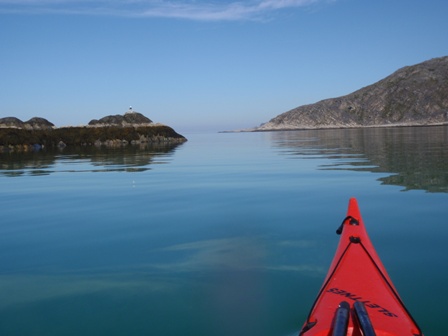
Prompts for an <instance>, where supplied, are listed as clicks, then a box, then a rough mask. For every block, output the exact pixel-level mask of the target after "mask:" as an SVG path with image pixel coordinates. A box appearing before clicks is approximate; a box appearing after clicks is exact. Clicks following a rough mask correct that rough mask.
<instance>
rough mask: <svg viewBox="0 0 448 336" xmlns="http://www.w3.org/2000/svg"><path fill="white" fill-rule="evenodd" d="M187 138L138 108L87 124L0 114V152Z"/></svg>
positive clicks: (183, 140)
mask: <svg viewBox="0 0 448 336" xmlns="http://www.w3.org/2000/svg"><path fill="white" fill-rule="evenodd" d="M185 141H187V139H186V138H185V137H184V136H182V135H180V134H178V133H177V132H176V131H175V130H174V129H172V128H171V127H169V126H166V125H163V124H159V123H153V122H152V121H151V120H150V119H148V118H147V117H145V116H144V115H142V114H141V113H138V112H126V113H125V114H124V115H114V116H107V117H104V118H101V119H100V120H92V121H90V122H89V125H87V126H76V127H71V126H70V127H55V126H54V125H53V124H52V123H51V122H49V121H48V120H46V119H44V118H32V119H30V120H29V121H27V122H22V121H21V120H20V119H18V118H15V117H7V118H0V153H2V152H3V153H4V152H28V151H36V150H41V149H44V148H64V147H67V146H70V147H72V146H97V147H102V146H104V147H112V148H113V147H123V146H128V145H138V146H144V145H151V144H158V145H160V144H179V143H183V142H185Z"/></svg>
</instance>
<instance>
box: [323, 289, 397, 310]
mask: <svg viewBox="0 0 448 336" xmlns="http://www.w3.org/2000/svg"><path fill="white" fill-rule="evenodd" d="M327 292H328V293H333V294H336V295H340V296H343V297H346V298H348V299H350V300H353V301H361V302H363V303H364V304H365V305H366V307H369V308H372V309H377V310H378V312H380V313H382V314H384V315H385V316H389V317H398V315H396V314H394V313H392V312H391V311H389V310H387V309H386V308H384V307H381V306H380V305H377V304H376V303H372V302H370V301H369V300H364V299H363V298H362V297H361V296H358V295H356V294H354V293H350V292H347V291H346V290H343V289H339V288H335V287H334V288H330V289H328V290H327Z"/></svg>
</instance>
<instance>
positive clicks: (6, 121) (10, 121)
mask: <svg viewBox="0 0 448 336" xmlns="http://www.w3.org/2000/svg"><path fill="white" fill-rule="evenodd" d="M7 127H10V128H20V129H21V128H25V129H30V130H32V129H51V128H53V127H54V124H53V123H51V122H49V121H48V120H47V119H44V118H39V117H34V118H31V119H30V120H28V121H25V122H23V121H22V120H20V119H18V118H16V117H6V118H0V128H7Z"/></svg>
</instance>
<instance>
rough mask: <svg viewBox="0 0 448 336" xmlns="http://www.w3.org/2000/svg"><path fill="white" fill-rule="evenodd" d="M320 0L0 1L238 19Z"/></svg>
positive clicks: (49, 8) (7, 9)
mask: <svg viewBox="0 0 448 336" xmlns="http://www.w3.org/2000/svg"><path fill="white" fill-rule="evenodd" d="M318 1H323V0H252V1H220V2H217V1H191V0H182V1H175V0H171V1H165V0H94V1H91V0H0V14H1V13H28V14H41V13H52V14H80V15H114V16H126V17H148V18H174V19H186V20H197V21H239V20H254V19H261V18H266V17H269V16H270V15H271V14H272V13H273V12H275V11H278V10H281V9H288V8H290V9H292V8H298V7H306V6H310V5H312V4H314V3H316V2H318Z"/></svg>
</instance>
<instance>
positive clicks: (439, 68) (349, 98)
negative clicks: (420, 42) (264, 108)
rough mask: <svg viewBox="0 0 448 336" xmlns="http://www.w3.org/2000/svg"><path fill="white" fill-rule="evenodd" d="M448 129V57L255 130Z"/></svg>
mask: <svg viewBox="0 0 448 336" xmlns="http://www.w3.org/2000/svg"><path fill="white" fill-rule="evenodd" d="M445 123H448V56H447V57H441V58H434V59H431V60H429V61H426V62H423V63H420V64H417V65H414V66H407V67H404V68H402V69H399V70H398V71H396V72H395V73H393V74H392V75H390V76H388V77H386V78H384V79H383V80H381V81H379V82H377V83H375V84H372V85H370V86H367V87H364V88H362V89H360V90H358V91H355V92H353V93H351V94H349V95H346V96H343V97H338V98H332V99H326V100H322V101H320V102H317V103H315V104H310V105H304V106H300V107H297V108H295V109H293V110H290V111H288V112H285V113H283V114H280V115H278V116H277V117H275V118H273V119H271V120H270V121H269V122H267V123H265V124H262V125H261V126H260V127H257V128H255V129H254V130H259V131H262V130H281V129H312V128H339V127H341V128H343V127H365V126H394V125H396V126H412V125H435V124H445Z"/></svg>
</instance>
